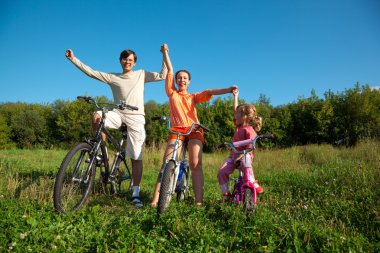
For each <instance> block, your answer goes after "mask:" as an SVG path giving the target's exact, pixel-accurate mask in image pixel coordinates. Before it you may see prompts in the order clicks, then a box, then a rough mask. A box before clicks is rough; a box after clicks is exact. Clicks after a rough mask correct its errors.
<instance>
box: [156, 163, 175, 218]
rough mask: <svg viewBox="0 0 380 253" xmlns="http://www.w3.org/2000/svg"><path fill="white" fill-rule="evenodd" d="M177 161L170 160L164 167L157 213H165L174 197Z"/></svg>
mask: <svg viewBox="0 0 380 253" xmlns="http://www.w3.org/2000/svg"><path fill="white" fill-rule="evenodd" d="M175 168H176V165H175V162H174V161H169V162H168V163H167V164H166V165H165V168H164V172H163V175H162V179H161V186H160V195H159V197H158V203H157V214H158V216H160V215H161V214H163V213H164V212H165V211H166V209H167V208H168V206H169V203H170V200H171V197H172V186H173V182H174V176H175Z"/></svg>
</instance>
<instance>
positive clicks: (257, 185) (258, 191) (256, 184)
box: [253, 180, 264, 194]
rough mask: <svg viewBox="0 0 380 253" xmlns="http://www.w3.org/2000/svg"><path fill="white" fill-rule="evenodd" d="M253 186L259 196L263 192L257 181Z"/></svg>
mask: <svg viewBox="0 0 380 253" xmlns="http://www.w3.org/2000/svg"><path fill="white" fill-rule="evenodd" d="M253 185H254V186H255V189H256V192H257V193H258V194H261V193H263V192H264V190H263V188H262V187H261V186H260V185H259V181H257V180H255V183H254V184H253Z"/></svg>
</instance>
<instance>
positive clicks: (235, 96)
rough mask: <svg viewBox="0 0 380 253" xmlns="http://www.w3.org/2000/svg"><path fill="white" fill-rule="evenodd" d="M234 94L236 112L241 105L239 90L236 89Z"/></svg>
mask: <svg viewBox="0 0 380 253" xmlns="http://www.w3.org/2000/svg"><path fill="white" fill-rule="evenodd" d="M232 93H233V94H234V111H236V108H237V106H238V105H239V98H238V95H239V90H238V89H234V90H233V91H232Z"/></svg>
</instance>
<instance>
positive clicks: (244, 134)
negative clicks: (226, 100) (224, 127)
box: [218, 89, 263, 198]
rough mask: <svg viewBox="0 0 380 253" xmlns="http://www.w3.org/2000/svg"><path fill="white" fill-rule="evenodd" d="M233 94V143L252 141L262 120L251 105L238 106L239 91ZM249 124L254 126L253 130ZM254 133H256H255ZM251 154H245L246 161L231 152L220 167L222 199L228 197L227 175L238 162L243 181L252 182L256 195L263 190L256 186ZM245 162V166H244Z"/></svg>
mask: <svg viewBox="0 0 380 253" xmlns="http://www.w3.org/2000/svg"><path fill="white" fill-rule="evenodd" d="M233 94H234V123H235V126H236V130H235V134H234V137H233V142H236V141H243V140H247V139H252V138H255V137H256V135H257V134H256V132H259V131H260V129H261V126H262V118H261V117H258V116H257V115H256V108H255V107H254V106H253V105H251V104H240V105H238V94H239V91H238V90H237V89H236V90H234V91H233ZM251 123H253V124H254V126H255V128H254V129H253V128H252V126H251ZM255 131H256V132H255ZM250 146H251V145H248V146H243V147H239V148H238V149H237V150H243V149H247V148H249V147H250ZM252 158H253V154H252V152H250V153H248V154H247V159H244V156H243V155H242V154H241V155H237V154H235V152H234V151H231V153H230V156H229V157H228V158H227V160H226V161H225V162H224V164H223V165H222V167H221V168H220V169H219V171H218V181H219V185H220V189H221V191H222V194H223V198H225V197H227V196H228V195H230V193H229V191H228V181H229V175H231V174H232V173H233V171H234V169H235V164H236V162H238V161H239V162H240V170H242V171H243V173H244V175H245V178H243V180H249V181H251V182H254V185H255V188H256V191H257V193H262V192H263V189H262V188H261V186H260V185H259V184H258V182H257V180H256V181H255V177H254V174H253V170H252ZM245 161H246V162H247V164H245Z"/></svg>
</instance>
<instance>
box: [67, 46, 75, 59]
mask: <svg viewBox="0 0 380 253" xmlns="http://www.w3.org/2000/svg"><path fill="white" fill-rule="evenodd" d="M65 56H66V58H67V59H69V60H72V59H73V58H74V52H73V50H71V49H67V51H66V53H65Z"/></svg>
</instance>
